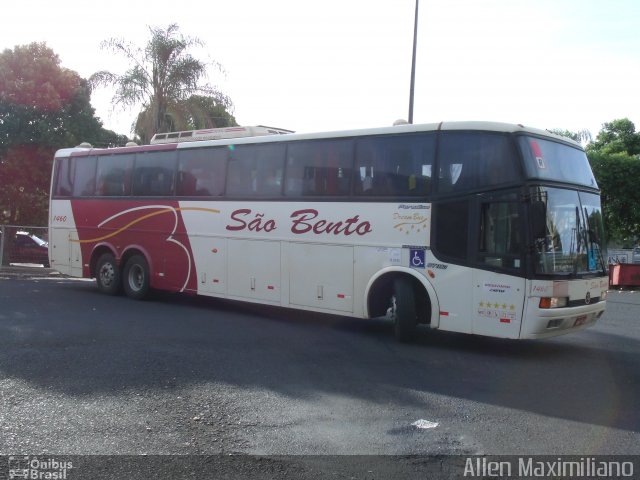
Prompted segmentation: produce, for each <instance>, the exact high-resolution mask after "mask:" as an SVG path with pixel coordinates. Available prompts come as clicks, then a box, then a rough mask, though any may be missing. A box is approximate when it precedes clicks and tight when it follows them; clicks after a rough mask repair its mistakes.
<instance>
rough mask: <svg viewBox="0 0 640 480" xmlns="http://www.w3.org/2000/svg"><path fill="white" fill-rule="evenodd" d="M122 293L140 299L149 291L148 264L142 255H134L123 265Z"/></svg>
mask: <svg viewBox="0 0 640 480" xmlns="http://www.w3.org/2000/svg"><path fill="white" fill-rule="evenodd" d="M122 277H123V278H122V280H123V282H122V283H123V286H124V293H126V295H127V297H129V298H133V299H134V300H142V299H144V298H145V297H146V296H147V294H148V293H149V264H148V263H147V260H146V258H144V257H143V256H142V255H134V256H133V257H131V258H130V259H129V260H127V263H126V264H125V266H124V271H123V275H122Z"/></svg>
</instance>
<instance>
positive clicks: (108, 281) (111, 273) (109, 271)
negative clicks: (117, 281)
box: [100, 263, 115, 287]
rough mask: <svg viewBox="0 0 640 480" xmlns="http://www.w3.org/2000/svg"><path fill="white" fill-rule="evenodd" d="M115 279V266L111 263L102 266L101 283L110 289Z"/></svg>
mask: <svg viewBox="0 0 640 480" xmlns="http://www.w3.org/2000/svg"><path fill="white" fill-rule="evenodd" d="M114 278H115V269H114V268H113V265H111V264H110V263H105V264H104V265H102V267H101V268H100V282H102V284H103V285H104V286H105V287H110V286H111V285H112V284H113V280H114Z"/></svg>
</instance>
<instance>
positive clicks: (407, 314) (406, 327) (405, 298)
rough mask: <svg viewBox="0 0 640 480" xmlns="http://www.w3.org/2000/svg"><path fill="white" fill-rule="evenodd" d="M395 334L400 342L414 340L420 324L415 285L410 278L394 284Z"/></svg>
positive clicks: (401, 278)
mask: <svg viewBox="0 0 640 480" xmlns="http://www.w3.org/2000/svg"><path fill="white" fill-rule="evenodd" d="M393 310H394V333H395V336H396V338H397V339H398V340H399V341H400V342H408V341H410V340H411V339H413V336H414V334H415V331H416V326H417V324H418V314H417V309H416V300H415V294H414V290H413V285H412V284H411V281H410V280H409V279H408V278H404V277H399V278H396V279H395V281H394V282H393Z"/></svg>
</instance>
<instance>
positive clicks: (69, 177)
mask: <svg viewBox="0 0 640 480" xmlns="http://www.w3.org/2000/svg"><path fill="white" fill-rule="evenodd" d="M72 167H73V159H71V158H58V159H56V177H55V178H56V188H55V189H54V193H55V195H56V196H58V197H70V196H71V192H72V191H73V168H72Z"/></svg>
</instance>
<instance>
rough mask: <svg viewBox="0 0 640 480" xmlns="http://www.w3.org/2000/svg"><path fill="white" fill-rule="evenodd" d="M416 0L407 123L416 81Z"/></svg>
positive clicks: (411, 116)
mask: <svg viewBox="0 0 640 480" xmlns="http://www.w3.org/2000/svg"><path fill="white" fill-rule="evenodd" d="M418 2H419V0H416V14H415V19H414V23H413V56H412V58H411V87H409V123H413V90H414V87H415V83H416V44H417V41H418Z"/></svg>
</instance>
